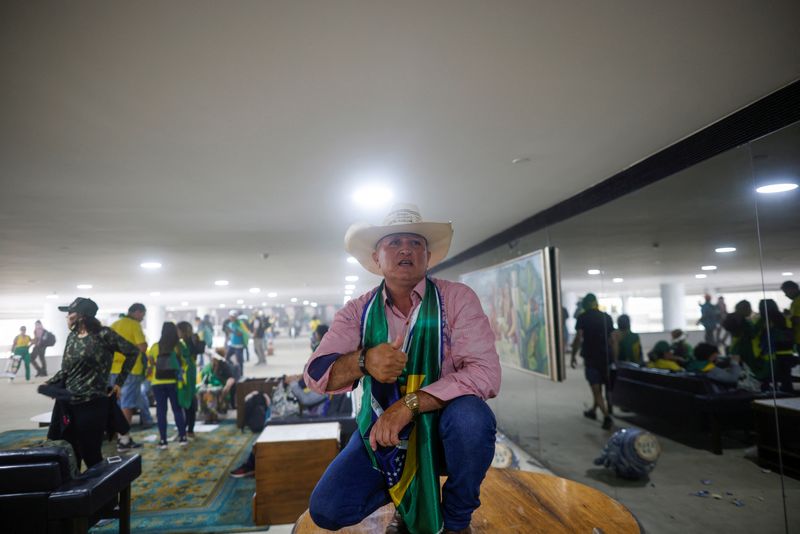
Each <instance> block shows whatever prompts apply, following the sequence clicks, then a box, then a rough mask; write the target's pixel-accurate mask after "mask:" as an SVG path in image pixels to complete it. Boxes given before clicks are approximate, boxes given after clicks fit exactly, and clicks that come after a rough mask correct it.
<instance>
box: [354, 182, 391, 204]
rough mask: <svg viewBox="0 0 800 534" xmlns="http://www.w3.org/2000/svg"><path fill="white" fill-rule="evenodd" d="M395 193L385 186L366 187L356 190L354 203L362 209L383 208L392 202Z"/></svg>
mask: <svg viewBox="0 0 800 534" xmlns="http://www.w3.org/2000/svg"><path fill="white" fill-rule="evenodd" d="M392 198H394V193H393V192H392V190H391V189H389V188H388V187H386V186H383V185H365V186H363V187H360V188H358V189H356V190H355V192H354V193H353V196H352V199H353V202H354V203H355V204H356V205H358V206H360V207H362V208H371V209H377V208H382V207H384V206H385V205H386V204H388V203H389V202H391V201H392Z"/></svg>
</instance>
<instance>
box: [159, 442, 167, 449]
mask: <svg viewBox="0 0 800 534" xmlns="http://www.w3.org/2000/svg"><path fill="white" fill-rule="evenodd" d="M158 448H159V449H161V450H162V451H163V450H165V449H166V448H167V442H166V441H164V440H163V439H162V440H161V441H159V442H158Z"/></svg>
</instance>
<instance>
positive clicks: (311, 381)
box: [304, 278, 500, 401]
mask: <svg viewBox="0 0 800 534" xmlns="http://www.w3.org/2000/svg"><path fill="white" fill-rule="evenodd" d="M431 280H433V283H435V284H436V287H437V288H439V292H440V293H441V295H442V302H443V313H442V314H443V316H444V317H443V319H444V328H443V330H444V339H443V340H442V341H443V346H444V360H443V361H442V371H441V376H440V377H439V380H437V381H436V382H434V383H433V384H430V385H428V386H426V387H424V388H422V391H425V392H426V393H429V394H431V395H433V396H434V397H436V398H438V399H440V400H442V401H449V400H451V399H454V398H456V397H460V396H462V395H476V396H478V397H480V398H482V399H489V398H492V397H495V396H496V395H497V393H498V391H499V390H500V358H499V357H498V355H497V351H496V350H495V346H494V333H493V332H492V330H491V327H490V326H489V319H488V318H487V317H486V314H485V313H483V308H481V303H480V300H478V296H477V295H476V294H475V292H474V291H472V289H470V288H469V287H468V286H466V285H464V284H461V283H458V282H448V281H446V280H438V279H435V278H432V279H431ZM376 290H377V289H373V290H372V291H369V292H368V293H365V294H364V295H361V296H360V297H358V298H357V299H353V300H350V301H349V302H348V303H347V304H345V306H344V308H342V309H341V310H339V312H338V313H337V314H336V317H335V318H334V320H333V324H332V325H331V328H330V330H328V332H327V333H326V334H325V337H323V338H322V342H321V343H320V344H319V347H317V350H316V351H314V354H312V355H311V358H310V359H309V360H308V363H307V364H306V368H305V373H304V377H305V382H306V384H307V385H308V386H309V387H310V388H311V389H313V390H315V391H318V392H321V393H322V392H325V391H326V390H327V387H328V379H329V377H330V373H331V367H332V366H333V362H334V361H336V358H338V357H339V356H341V355H343V354H348V353H351V352H353V351H355V350H357V349H358V348H359V346H360V343H361V318H362V316H363V312H364V307H365V306H366V305H367V303H368V302H369V300H370V298H372V296H373V295H374V294H375V291H376ZM424 293H425V279H424V278H423V279H422V280H421V281H420V282H419V283H418V284H417V285H416V286H415V287H414V290H413V291H412V294H411V299H412V302H413V307H412V309H411V311H410V312H409V314H408V316H406V315H403V314H402V313H401V312H400V310H398V309H397V307H395V306H394V305H393V304H392V303H391V301H390V300H389V299H388V296H387V295H386V292H384V294H383V295H382V299H383V304H384V306H385V309H386V320H387V322H388V326H389V336H390V338H391V339H397V336H399V335H402V336H405V334H406V331H407V330H408V326H409V319H410V317H411V315H412V313H413V310H414V309H415V308H416V307H417V306H419V305H420V303H421V302H422V298H423V296H424ZM352 388H353V385H350V386H347V387H345V388H342V389H340V390H337V391H335V392H333V393H342V392H345V391H350V390H351V389H352Z"/></svg>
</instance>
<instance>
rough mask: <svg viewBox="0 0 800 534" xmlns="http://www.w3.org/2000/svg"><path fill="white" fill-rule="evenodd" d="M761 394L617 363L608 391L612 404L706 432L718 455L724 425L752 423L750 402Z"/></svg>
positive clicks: (748, 425)
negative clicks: (611, 386) (614, 376)
mask: <svg viewBox="0 0 800 534" xmlns="http://www.w3.org/2000/svg"><path fill="white" fill-rule="evenodd" d="M767 397H768V395H767V394H765V393H754V392H750V391H742V390H736V389H729V388H726V387H725V386H722V385H718V384H717V383H715V382H713V381H711V380H709V379H708V378H706V377H704V376H700V375H697V374H694V373H686V372H680V373H675V372H671V371H666V370H663V369H650V368H647V367H639V366H638V365H635V364H630V363H627V362H620V363H619V364H618V366H617V371H616V380H615V382H614V386H613V389H612V392H611V402H612V404H613V405H614V406H615V407H619V408H622V409H623V410H626V411H629V412H634V413H637V414H641V415H646V416H649V417H656V418H664V419H669V420H672V421H674V422H677V423H680V424H682V425H691V427H692V428H696V429H698V430H699V431H703V432H708V433H709V434H710V449H711V451H712V452H713V453H714V454H722V431H723V429H724V428H729V427H739V428H742V429H750V428H751V426H752V414H751V406H750V405H751V402H752V401H753V400H754V399H763V398H767Z"/></svg>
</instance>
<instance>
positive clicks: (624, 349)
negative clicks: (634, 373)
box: [611, 314, 642, 365]
mask: <svg viewBox="0 0 800 534" xmlns="http://www.w3.org/2000/svg"><path fill="white" fill-rule="evenodd" d="M611 349H612V351H613V354H614V361H616V362H631V363H636V364H639V365H641V364H642V342H641V340H640V339H639V334H634V333H633V332H631V318H630V317H629V316H627V315H624V314H623V315H620V316H619V317H618V318H617V329H616V330H614V331H613V332H611Z"/></svg>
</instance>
